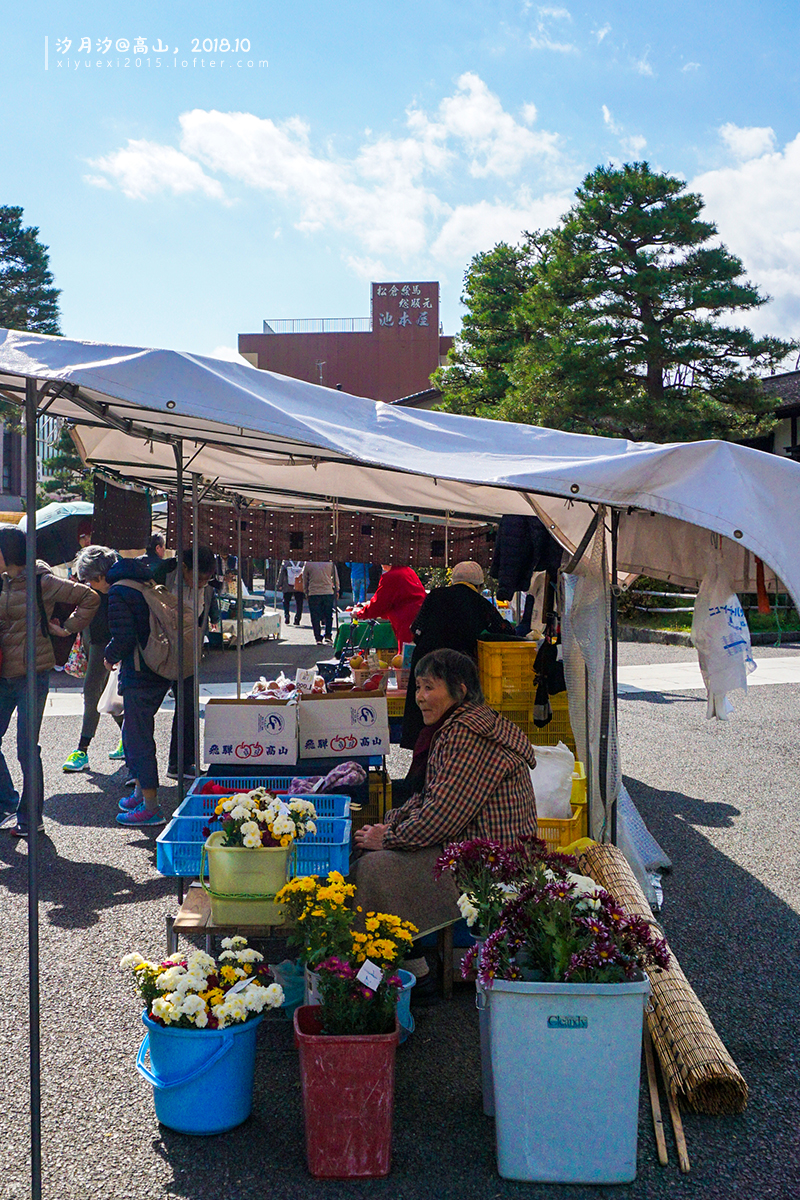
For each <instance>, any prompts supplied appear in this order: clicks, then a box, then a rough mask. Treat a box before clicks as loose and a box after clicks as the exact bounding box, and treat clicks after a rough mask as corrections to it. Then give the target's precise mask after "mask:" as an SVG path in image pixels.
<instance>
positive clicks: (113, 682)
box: [97, 667, 123, 717]
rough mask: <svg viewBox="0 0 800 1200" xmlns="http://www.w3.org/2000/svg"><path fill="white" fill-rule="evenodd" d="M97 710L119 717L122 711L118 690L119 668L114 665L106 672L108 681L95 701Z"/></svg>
mask: <svg viewBox="0 0 800 1200" xmlns="http://www.w3.org/2000/svg"><path fill="white" fill-rule="evenodd" d="M97 711H98V712H99V713H108V714H109V716H112V717H121V716H122V713H123V706H122V696H121V695H120V692H119V668H118V667H114V669H113V671H109V673H108V682H107V683H106V686H105V687H104V688H103V694H102V696H101V697H100V699H99V700H98V701H97Z"/></svg>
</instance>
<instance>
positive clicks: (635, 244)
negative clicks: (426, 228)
mask: <svg viewBox="0 0 800 1200" xmlns="http://www.w3.org/2000/svg"><path fill="white" fill-rule="evenodd" d="M702 210H703V200H702V198H701V197H700V196H699V195H696V194H693V193H690V192H687V191H686V186H685V184H684V183H683V182H682V181H681V180H680V179H676V178H674V177H672V176H669V175H661V174H656V173H654V172H652V171H651V170H650V168H649V166H648V165H647V163H633V164H629V165H626V166H624V167H621V168H610V167H609V168H606V167H599V168H598V169H597V170H595V171H593V172H592V173H591V174H590V175H588V176H587V177H586V179H585V180H584V181H583V184H582V185H581V187H580V188H579V189H578V191H577V193H576V203H575V204H574V206H573V207H572V209H571V210H570V211H569V212H568V213H567V214H566V216H565V217H564V218H563V219H562V221H561V222H560V223H559V225H558V226H557V227H556V228H555V229H553V230H549V231H544V232H540V233H537V234H526V235H525V241H524V244H523V246H522V247H521V248H520V249H518V250H514V249H513V248H511V247H508V246H503V245H501V246H497V247H495V249H494V250H493V251H492V252H491V254H490V255H478V256H477V257H476V258H475V259H474V260H473V263H472V265H471V267H470V271H469V272H468V274H467V285H468V286H467V292H466V295H465V303H466V304H467V305H468V308H469V314H468V318H467V320H466V321H465V325H464V333H463V334H462V335H461V337H460V338H459V340H458V344H457V346H456V348H455V351H454V354H453V365H452V366H447V367H445V368H444V369H442V370H440V372H439V373H438V375H437V377H436V382H437V385H438V386H439V387H440V388H441V389H442V391H443V393H444V404H443V407H446V408H448V409H449V410H450V411H456V412H471V413H478V414H479V415H482V416H495V417H498V418H501V419H504V420H516V421H528V422H531V423H533V424H538V425H545V426H550V427H552V428H559V429H569V430H574V431H577V432H582V433H599V434H606V435H609V436H617V437H628V438H632V439H634V440H640V439H646V440H651V441H662V442H663V441H675V440H680V441H689V440H693V439H697V438H706V437H718V438H745V437H754V436H757V435H759V434H761V433H763V432H766V431H767V430H768V429H769V427H770V425H771V424H772V418H771V409H772V402H771V401H770V399H769V398H768V397H766V396H765V395H764V393H763V390H762V387H761V383H760V378H759V376H760V375H761V374H765V373H767V372H768V371H770V370H771V369H774V368H775V367H776V366H778V364H780V363H781V361H782V360H783V359H784V358H785V357H786V356H787V355H788V354H789V353H790V352H791V351H792V350H793V349H796V348H797V344H796V343H794V342H787V341H782V340H780V339H778V338H774V337H763V338H757V337H755V336H754V335H753V333H752V332H751V331H750V330H748V329H747V328H745V327H743V326H741V325H726V324H724V323H723V317H724V316H725V315H727V314H741V313H745V312H748V311H750V310H753V309H756V308H759V307H761V305H763V304H765V303H766V302H767V297H765V296H763V295H761V294H760V292H759V291H758V288H757V287H755V286H754V285H753V284H751V283H749V282H748V281H747V280H745V279H744V268H743V266H742V263H741V261H740V259H738V258H737V257H736V256H735V255H733V254H731V252H730V251H729V250H727V249H726V248H725V247H724V246H723V245H721V244H720V243H719V242H718V240H717V230H716V227H715V225H713V224H712V223H711V222H708V221H704V220H701V219H700V214H701V213H702ZM514 256H516V257H514ZM487 259H488V260H492V261H494V260H497V261H500V262H506V261H507V262H516V263H517V264H519V273H522V275H523V280H524V285H523V286H522V287H521V288H520V289H519V291H518V298H517V300H516V301H515V302H514V303H513V305H511V306H508V305H507V306H506V308H505V309H502V308H501V306H500V304H499V300H500V299H505V298H506V297H507V296H508V294H509V293H508V291H503V290H502V289H501V288H499V287H498V284H497V283H496V276H495V273H492V272H490V271H487V270H486V266H485V260H487ZM476 276H477V277H476ZM520 282H523V281H520ZM473 296H474V297H478V298H480V301H481V303H480V305H478V306H476V305H475V304H474V301H473ZM487 297H488V298H487ZM497 312H502V319H501V320H497V318H496V316H495V314H496V313H497ZM496 343H499V344H500V345H501V346H502V351H503V355H504V358H503V359H502V362H500V364H499V369H498V370H496V371H495V372H494V373H493V374H491V375H490V372H489V370H488V369H487V367H486V365H485V361H484V359H483V358H482V357H481V355H482V351H483V347H484V346H493V345H495V344H496ZM504 380H505V381H506V382H504ZM490 385H491V386H490Z"/></svg>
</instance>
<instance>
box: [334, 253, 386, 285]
mask: <svg viewBox="0 0 800 1200" xmlns="http://www.w3.org/2000/svg"><path fill="white" fill-rule="evenodd" d="M344 261H345V262H346V263H347V265H348V267H349V268H350V270H351V271H352V272H353V274H354V275H357V276H358V278H359V279H366V280H367V282H368V283H371V282H372V281H373V279H387V278H388V277H389V275H390V274H391V271H390V270H389V269H388V268H387V267H386V266H385V265H384V264H383V263H382V262H381V260H380V259H379V258H366V257H359V256H358V255H356V254H348V255H346V256H345V260H344Z"/></svg>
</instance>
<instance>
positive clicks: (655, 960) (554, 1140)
mask: <svg viewBox="0 0 800 1200" xmlns="http://www.w3.org/2000/svg"><path fill="white" fill-rule="evenodd" d="M496 849H497V851H498V852H499V851H500V850H501V848H500V847H497V848H496ZM448 850H449V851H450V854H449V859H448V852H447V851H446V852H445V855H444V856H443V858H444V859H445V860H447V861H445V862H442V866H443V868H444V869H449V870H452V871H453V872H454V874H455V875H456V878H457V879H458V878H459V877H460V878H461V879H462V880H464V879H465V877H466V876H467V875H468V869H469V864H470V862H472V861H473V860H474V847H471V846H470V844H469V843H465V844H462V846H461V847H457V848H448ZM505 853H507V854H509V855H510V859H509V860H508V861H509V862H510V864H511V866H510V867H507V868H504V875H503V880H502V883H503V886H504V887H505V888H507V889H509V894H508V895H507V898H506V900H505V903H504V904H503V906H502V909H501V911H500V913H499V914H498V913H496V912H495V911H494V909H493V908H492V906H491V903H490V902H489V901H487V900H486V899H485V897H484V896H483V895H479V894H476V893H464V894H465V895H466V897H467V899H468V900H469V902H470V903H472V904H473V905H474V907H475V909H476V911H477V913H478V916H477V917H476V921H477V922H480V921H481V920H485V921H486V922H487V925H486V928H487V929H488V927H489V925H493V926H494V927H493V928H491V929H489V931H488V936H487V937H486V940H485V942H484V943H483V946H482V948H481V951H480V956H479V961H478V980H479V983H480V985H481V987H482V988H483V989H484V991H485V993H486V995H487V997H488V1000H489V1013H490V1018H491V1019H490V1042H491V1061H492V1072H493V1077H494V1084H493V1087H494V1102H495V1111H496V1134H497V1160H498V1170H499V1172H500V1174H501V1175H502V1176H503V1177H505V1178H508V1179H521V1180H536V1181H540V1182H550V1183H624V1182H630V1181H631V1180H632V1179H634V1178H635V1175H636V1142H637V1131H638V1110H639V1066H640V1057H641V1038H642V1018H643V1010H644V1003H645V1002H646V1000H647V996H648V994H649V991H650V985H649V982H648V980H647V978H646V977H645V976H644V975H643V969H644V968H645V967H658V968H662V969H665V968H666V967H667V965H668V961H669V960H668V951H667V948H666V943H665V942H664V940H663V939H662V938H660V937H658V936H656V935H654V933H653V930H652V928H651V926H650V925H649V924H648V923H647V922H645V921H644V920H643V919H642V918H641V917H638V916H628V915H627V914H626V913H625V912H624V911H623V910H622V909H621V908H620V907H619V905H618V904H617V903H616V901H615V900H614V899H613V897H611V896H610V895H609V894H608V893H607V892H605V891H603V890H602V889H601V888H597V887H596V886H595V885H594V884H593V883H592V881H591V880H586V879H585V878H584V877H582V876H578V875H577V873H576V868H577V863H576V862H575V860H574V859H571V858H569V857H567V856H566V855H561V854H549V853H548V851H547V847H546V845H545V844H544V843H543V842H540V841H537V840H536V839H528V840H524V841H522V842H521V843H520V844H519V845H518V846H517V847H515V848H514V850H513V851H510V852H505ZM464 864H467V868H465V866H464ZM514 864H516V866H515V867H514ZM511 893H513V894H511ZM469 958H470V959H474V958H475V954H474V953H473V954H472V955H470V956H469ZM470 965H471V962H470V961H467V962H466V963H465V969H469V967H470Z"/></svg>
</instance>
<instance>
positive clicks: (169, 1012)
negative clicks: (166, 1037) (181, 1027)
mask: <svg viewBox="0 0 800 1200" xmlns="http://www.w3.org/2000/svg"><path fill="white" fill-rule="evenodd" d="M152 1013H153V1016H154V1017H158V1019H159V1020H160V1021H163V1022H164V1024H165V1025H171V1024H172V1022H173V1021H177V1020H178V1019H179V1014H178V1013H177V1012H176V1011H175V1007H174V1005H172V1004H170V1002H169V1000H167V999H166V998H165V997H164V996H156V998H155V1000H154V1001H153V1006H152Z"/></svg>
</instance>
